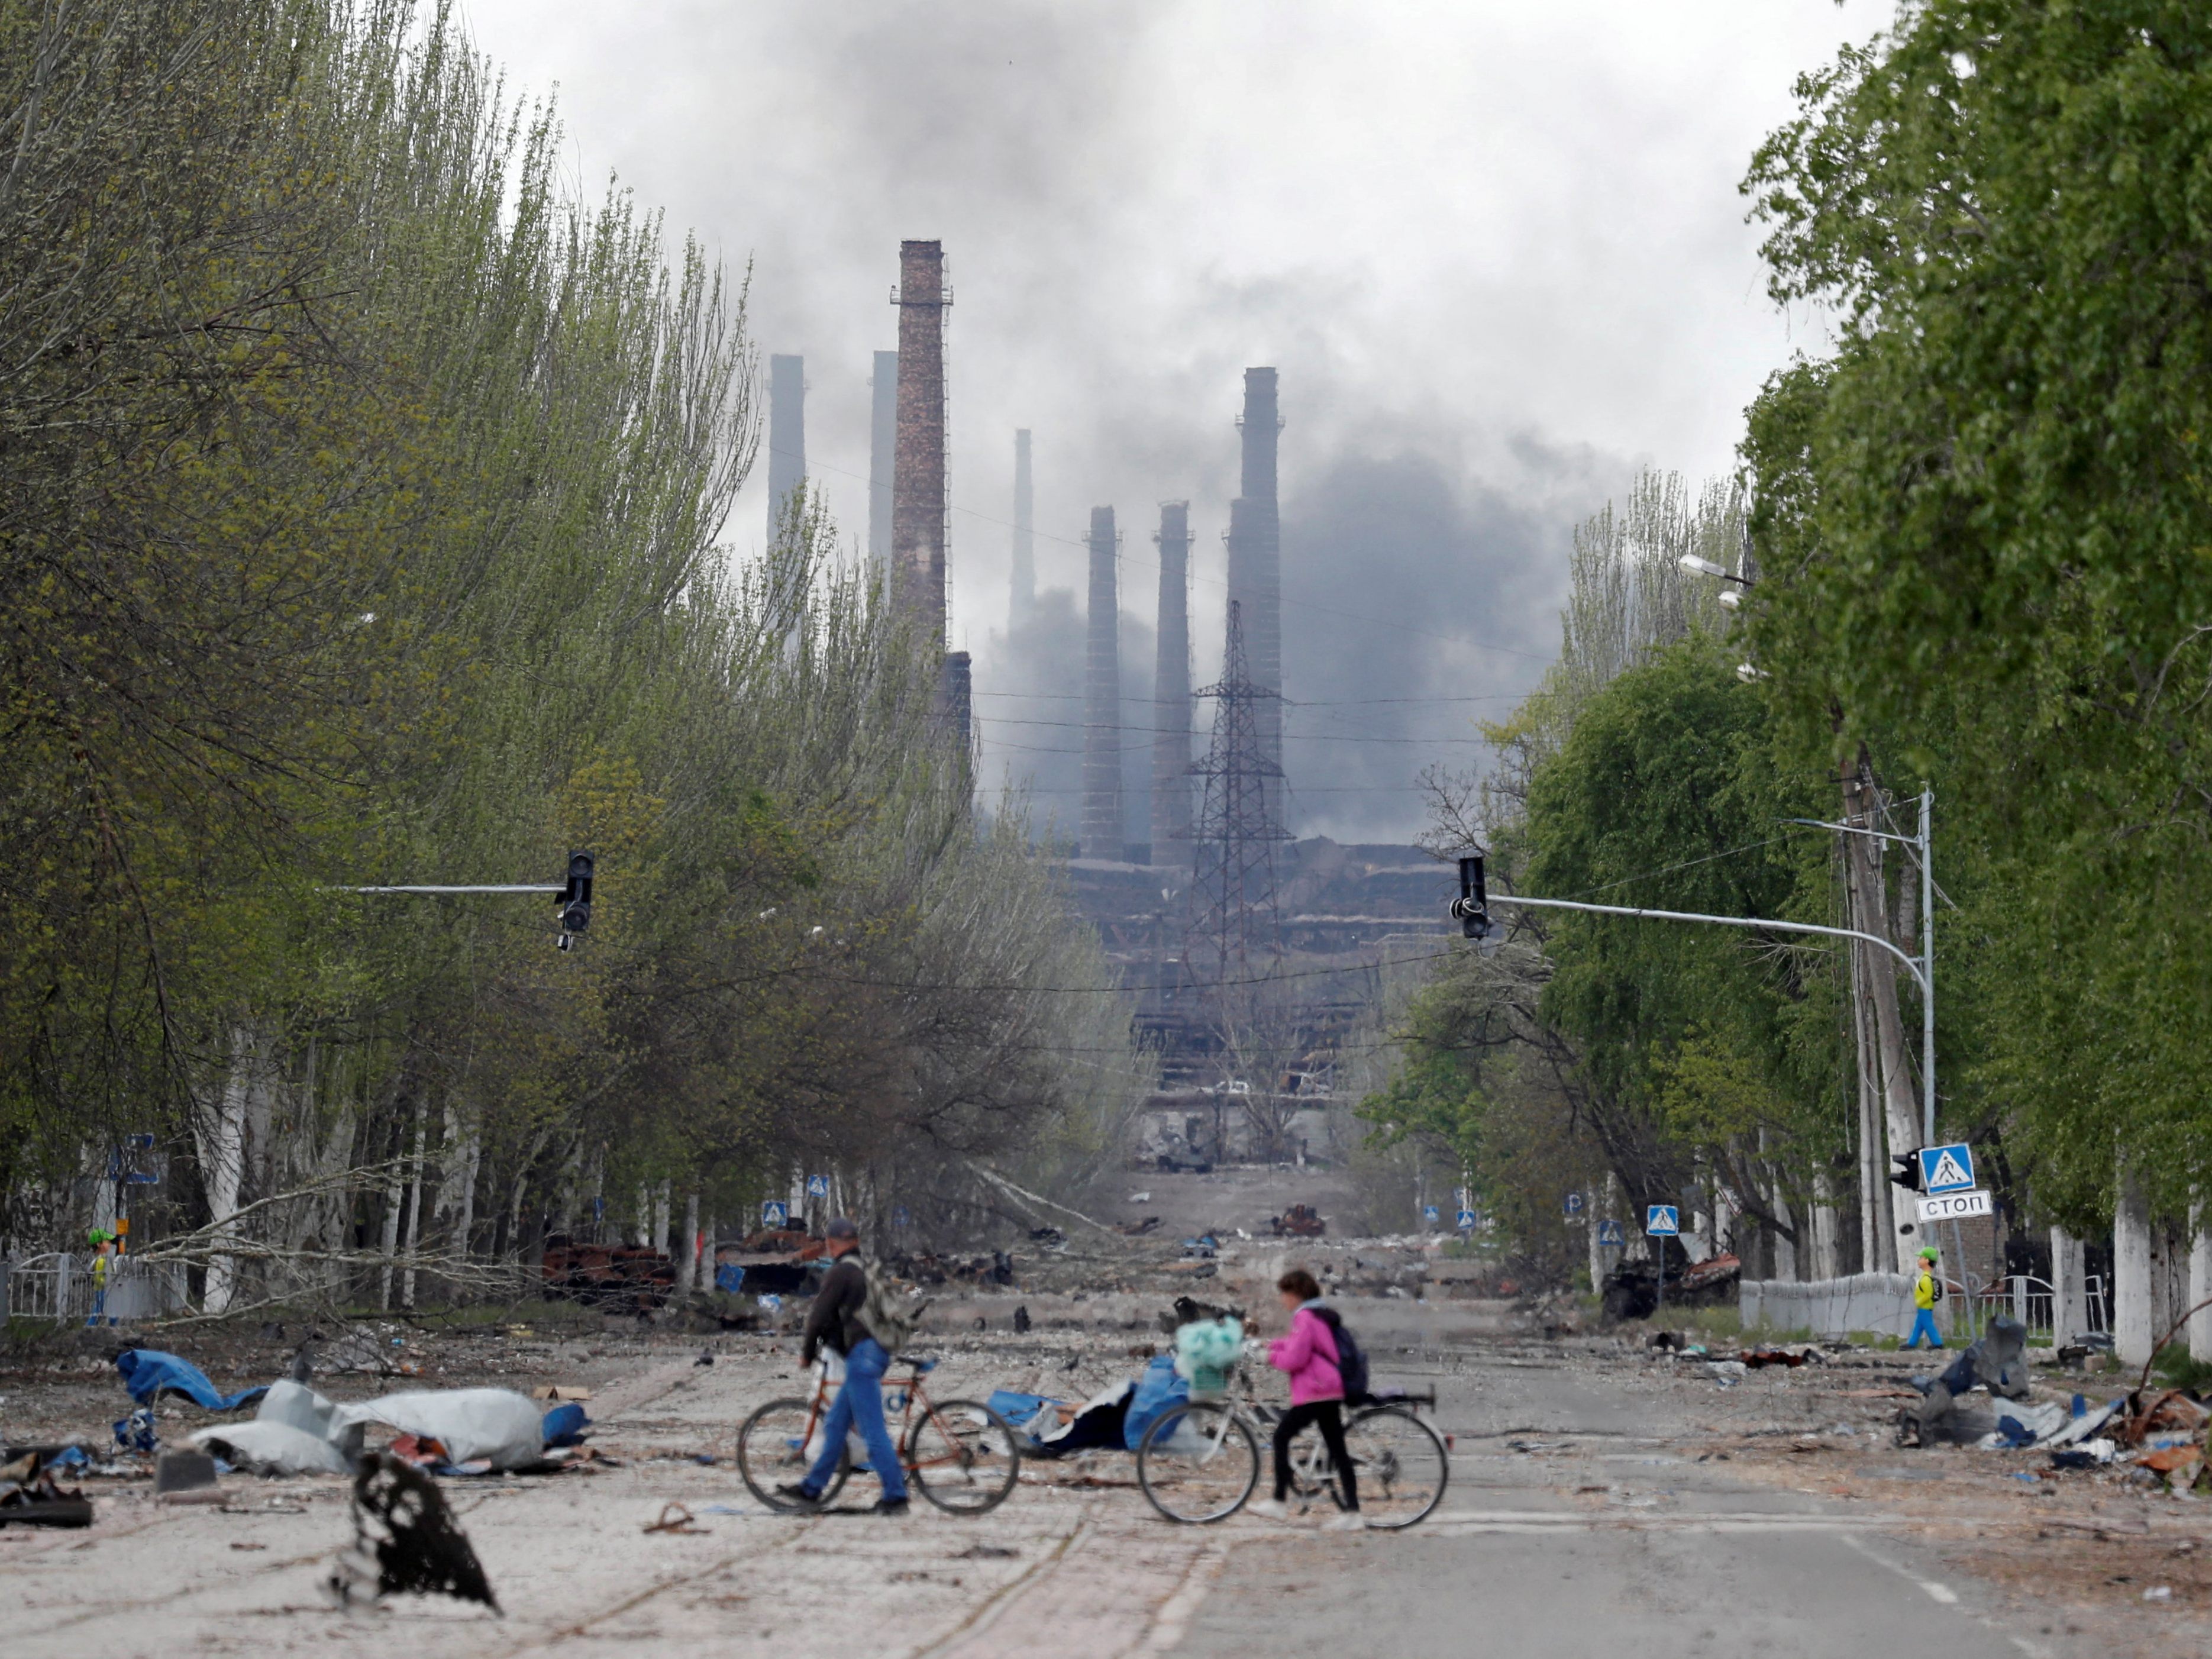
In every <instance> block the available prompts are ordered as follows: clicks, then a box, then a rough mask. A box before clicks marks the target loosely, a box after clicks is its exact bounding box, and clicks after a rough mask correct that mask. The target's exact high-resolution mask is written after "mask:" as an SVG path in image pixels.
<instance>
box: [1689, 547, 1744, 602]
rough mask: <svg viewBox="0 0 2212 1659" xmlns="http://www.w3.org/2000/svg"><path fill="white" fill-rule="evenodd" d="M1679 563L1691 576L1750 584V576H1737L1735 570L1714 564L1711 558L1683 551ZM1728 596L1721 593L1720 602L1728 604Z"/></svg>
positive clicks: (1742, 585) (1737, 583)
mask: <svg viewBox="0 0 2212 1659" xmlns="http://www.w3.org/2000/svg"><path fill="white" fill-rule="evenodd" d="M1680 563H1681V566H1682V568H1683V569H1685V570H1686V571H1688V572H1689V573H1690V574H1692V575H1693V576H1717V577H1718V578H1719V579H1720V580H1723V581H1724V582H1734V583H1735V585H1736V586H1738V587H1748V586H1751V578H1750V577H1748V576H1739V575H1737V574H1735V572H1734V571H1733V570H1730V569H1729V568H1727V567H1726V566H1725V565H1717V564H1715V563H1714V562H1712V561H1711V559H1701V558H1699V556H1697V555H1696V554H1694V553H1685V554H1684V555H1682V557H1681V560H1680ZM1730 597H1731V596H1730V595H1727V594H1723V596H1722V599H1721V602H1722V603H1723V605H1726V604H1728V601H1729V598H1730ZM1729 609H1731V610H1733V609H1735V607H1734V606H1733V605H1730V606H1729Z"/></svg>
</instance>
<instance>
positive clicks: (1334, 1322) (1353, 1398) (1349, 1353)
mask: <svg viewBox="0 0 2212 1659" xmlns="http://www.w3.org/2000/svg"><path fill="white" fill-rule="evenodd" d="M1314 1311H1315V1312H1316V1314H1318V1315H1320V1316H1321V1321H1322V1323H1323V1324H1324V1325H1326V1326H1328V1334H1330V1335H1331V1336H1333V1337H1334V1338H1335V1339H1336V1374H1337V1376H1338V1378H1339V1379H1340V1381H1341V1382H1342V1383H1343V1384H1344V1400H1345V1403H1346V1405H1350V1406H1356V1405H1358V1403H1359V1402H1360V1401H1363V1400H1364V1399H1366V1398H1367V1355H1366V1353H1365V1352H1364V1351H1363V1350H1362V1349H1361V1347H1360V1346H1359V1340H1358V1338H1357V1337H1355V1336H1353V1335H1352V1331H1351V1328H1349V1327H1348V1326H1346V1324H1345V1322H1344V1321H1343V1320H1342V1319H1341V1318H1340V1317H1338V1316H1337V1311H1336V1310H1335V1309H1334V1308H1316V1309H1315V1310H1314Z"/></svg>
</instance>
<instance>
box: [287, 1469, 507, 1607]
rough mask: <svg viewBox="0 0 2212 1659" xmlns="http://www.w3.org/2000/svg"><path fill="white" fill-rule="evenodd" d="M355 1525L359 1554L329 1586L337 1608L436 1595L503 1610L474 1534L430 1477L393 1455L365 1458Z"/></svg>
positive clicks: (348, 1556) (352, 1553)
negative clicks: (474, 1544) (480, 1559)
mask: <svg viewBox="0 0 2212 1659" xmlns="http://www.w3.org/2000/svg"><path fill="white" fill-rule="evenodd" d="M353 1520H354V1541H353V1547H352V1548H351V1549H349V1551H347V1553H345V1554H344V1555H343V1556H341V1557H340V1558H339V1559H338V1564H337V1567H336V1568H335V1569H334V1570H333V1571H332V1572H331V1577H330V1578H329V1580H328V1581H327V1587H328V1589H329V1591H330V1593H331V1596H332V1597H333V1598H334V1599H335V1600H336V1601H337V1603H338V1605H339V1606H341V1607H352V1606H355V1605H357V1604H362V1603H365V1602H367V1601H369V1600H370V1599H371V1597H372V1594H373V1595H379V1596H381V1595H401V1594H405V1595H430V1594H432V1593H433V1592H435V1593H436V1594H439V1595H451V1596H454V1597H456V1598H458V1599H459V1600H461V1601H481V1602H482V1603H483V1605H484V1606H486V1607H489V1608H490V1609H491V1610H492V1611H493V1612H494V1613H498V1612H499V1611H500V1605H499V1601H498V1599H497V1598H496V1597H495V1596H494V1595H493V1594H492V1589H491V1585H490V1583H489V1581H487V1580H486V1578H485V1577H484V1571H483V1565H481V1564H480V1563H479V1562H478V1561H477V1553H476V1551H475V1550H474V1549H473V1548H472V1547H471V1546H470V1543H469V1541H468V1535H467V1534H465V1533H464V1532H463V1531H462V1530H461V1529H460V1528H459V1526H458V1525H456V1524H455V1523H454V1521H453V1511H452V1510H449V1509H447V1507H446V1499H445V1495H444V1494H443V1493H442V1492H440V1491H439V1490H438V1486H437V1483H436V1482H435V1481H434V1480H431V1479H430V1478H429V1476H428V1475H426V1474H422V1473H421V1472H420V1471H419V1470H416V1469H412V1468H409V1467H408V1466H407V1465H406V1464H404V1463H403V1462H400V1461H399V1460H398V1458H396V1457H393V1456H392V1455H389V1454H387V1453H377V1454H375V1455H372V1456H368V1457H364V1458H363V1459H362V1462H361V1470H360V1473H359V1474H356V1476H355V1478H354V1486H353Z"/></svg>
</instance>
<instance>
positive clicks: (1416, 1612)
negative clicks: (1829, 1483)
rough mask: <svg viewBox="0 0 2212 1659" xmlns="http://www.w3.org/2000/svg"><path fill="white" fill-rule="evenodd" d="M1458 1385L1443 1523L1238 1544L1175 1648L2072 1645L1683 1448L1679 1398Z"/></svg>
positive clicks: (1972, 1657)
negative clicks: (1671, 1401)
mask: <svg viewBox="0 0 2212 1659" xmlns="http://www.w3.org/2000/svg"><path fill="white" fill-rule="evenodd" d="M1442 1392H1443V1414H1444V1416H1445V1417H1446V1419H1447V1420H1448V1421H1449V1422H1452V1423H1453V1424H1454V1425H1455V1426H1457V1427H1458V1428H1459V1429H1460V1431H1461V1436H1462V1437H1461V1440H1460V1446H1459V1451H1458V1454H1457V1455H1456V1456H1455V1460H1454V1467H1453V1473H1452V1484H1451V1488H1450V1491H1449V1493H1448V1495H1447V1497H1446V1499H1445V1502H1444V1504H1443V1506H1442V1508H1441V1509H1440V1510H1438V1511H1437V1514H1436V1515H1435V1516H1432V1517H1431V1519H1430V1520H1429V1521H1428V1522H1426V1523H1425V1524H1424V1525H1422V1526H1421V1527H1419V1528H1415V1529H1413V1530H1412V1531H1410V1532H1407V1533H1405V1534H1391V1535H1379V1536H1377V1535H1370V1536H1365V1537H1358V1536H1355V1537H1349V1538H1347V1537H1343V1536H1341V1535H1331V1534H1298V1535H1297V1536H1295V1537H1292V1538H1291V1539H1287V1540H1285V1541H1280V1542H1278V1543H1275V1544H1274V1545H1273V1547H1267V1548H1262V1549H1245V1550H1240V1551H1238V1552H1237V1553H1236V1555H1235V1556H1234V1557H1233V1558H1232V1559H1231V1561H1230V1562H1229V1563H1228V1564H1227V1565H1226V1567H1225V1570H1224V1571H1222V1572H1221V1573H1220V1574H1219V1576H1218V1577H1217V1579H1216V1580H1215V1582H1214V1583H1213V1584H1212V1588H1211V1589H1210V1591H1209V1593H1208V1594H1207V1595H1206V1599H1205V1601H1203V1603H1202V1604H1201V1605H1200V1606H1199V1607H1197V1608H1196V1609H1194V1613H1193V1614H1192V1616H1191V1618H1190V1619H1189V1620H1188V1625H1187V1626H1186V1627H1185V1629H1184V1631H1183V1632H1182V1636H1181V1638H1180V1640H1179V1641H1178V1642H1177V1644H1176V1645H1174V1646H1173V1647H1172V1649H1171V1651H1173V1652H1174V1653H1176V1654H1178V1655H1188V1656H1193V1659H1258V1656H1262V1655H1265V1656H1267V1659H1305V1656H1309V1655H1310V1656H1315V1659H1323V1656H1331V1659H1333V1656H1340V1655H1343V1654H1347V1653H1373V1654H1378V1655H1386V1654H1387V1655H1389V1656H1391V1659H1430V1656H1435V1659H1465V1656H1468V1655H1469V1654H1482V1653H1492V1652H1502V1653H1511V1654H1515V1655H1526V1656H1542V1655H1553V1654H1557V1655H1562V1656H1565V1655H1576V1656H1581V1655H1588V1654H1593V1653H1601V1654H1626V1655H1635V1656H1639V1659H1642V1656H1649V1659H1674V1656H1676V1655H1682V1656H1690V1655H1696V1656H1700V1659H1713V1656H1736V1655H1757V1654H1765V1653H1770V1652H1782V1653H1787V1654H1789V1655H1790V1656H1793V1659H1827V1656H1831V1655H1833V1656H1838V1659H1842V1656H1846V1655H1848V1656H1852V1659H1868V1656H1877V1659H1917V1656H1921V1655H1929V1656H1937V1655H1940V1656H1943V1659H1984V1656H1996V1655H2005V1656H2017V1655H2018V1654H2020V1653H2022V1652H2027V1653H2032V1654H2042V1653H2046V1652H2054V1651H2063V1650H2060V1649H2054V1648H2052V1647H2051V1646H2050V1645H2049V1644H2048V1641H2047V1638H2038V1637H2030V1636H2027V1635H2024V1634H2022V1633H2021V1632H2015V1631H2007V1630H2005V1629H2002V1627H2001V1626H2002V1620H2001V1619H2000V1618H1999V1617H1998V1616H1996V1614H1994V1613H1991V1612H1990V1610H1989V1609H1988V1608H1987V1607H1984V1606H1983V1605H1982V1603H1983V1599H1984V1598H1983V1597H1982V1595H1980V1593H1979V1591H1978V1589H1977V1588H1976V1587H1975V1586H1974V1585H1972V1583H1970V1582H1960V1581H1957V1580H1956V1579H1955V1577H1954V1578H1953V1579H1951V1580H1950V1581H1947V1576H1946V1571H1945V1569H1944V1568H1943V1567H1942V1565H1941V1563H1940V1562H1939V1561H1937V1560H1936V1559H1934V1558H1933V1556H1932V1554H1931V1553H1927V1552H1925V1551H1923V1550H1920V1549H1918V1548H1917V1547H1916V1545H1915V1544H1914V1543H1913V1542H1912V1541H1910V1540H1906V1539H1901V1538H1899V1537H1897V1536H1894V1535H1886V1534H1885V1529H1884V1523H1883V1522H1882V1520H1881V1517H1876V1516H1865V1515H1863V1514H1852V1513H1849V1512H1846V1511H1844V1510H1843V1509H1842V1508H1841V1507H1840V1506H1838V1505H1832V1504H1822V1503H1821V1502H1820V1501H1819V1500H1817V1499H1815V1498H1809V1497H1805V1496H1802V1495H1800V1494H1797V1493H1793V1492H1776V1491H1774V1490H1772V1489H1771V1488H1764V1487H1759V1486H1751V1485H1747V1484H1746V1483H1741V1482H1737V1481H1734V1480H1729V1478H1728V1477H1727V1476H1726V1474H1724V1472H1723V1471H1724V1469H1725V1466H1724V1465H1720V1464H1711V1463H1706V1464H1701V1463H1699V1462H1694V1461H1692V1459H1691V1458H1690V1457H1689V1456H1687V1455H1685V1454H1684V1453H1682V1452H1681V1451H1680V1450H1677V1449H1673V1443H1674V1439H1675V1437H1676V1435H1677V1433H1678V1432H1679V1431H1680V1430H1681V1429H1682V1428H1683V1427H1684V1426H1685V1425H1683V1424H1682V1423H1681V1422H1680V1419H1679V1412H1680V1407H1679V1404H1675V1405H1672V1406H1671V1407H1670V1406H1668V1405H1664V1404H1662V1402H1661V1401H1658V1400H1656V1399H1645V1398H1639V1397H1636V1396H1632V1395H1627V1396H1625V1395H1623V1393H1622V1392H1621V1391H1620V1389H1619V1387H1618V1386H1617V1385H1608V1384H1603V1383H1596V1382H1595V1381H1593V1380H1591V1379H1589V1378H1588V1377H1586V1376H1581V1375H1578V1374H1577V1370H1575V1369H1574V1368H1572V1367H1571V1366H1547V1365H1541V1364H1514V1363H1506V1364H1482V1363H1480V1359H1478V1362H1477V1363H1476V1364H1474V1365H1473V1366H1472V1367H1471V1368H1470V1370H1469V1371H1468V1373H1466V1374H1465V1375H1463V1376H1459V1377H1455V1378H1451V1379H1448V1380H1446V1382H1445V1383H1444V1384H1443V1391H1442ZM1508 1431H1512V1432H1510V1435H1509V1433H1508ZM1547 1436H1552V1437H1556V1438H1554V1439H1550V1440H1547V1439H1546V1438H1545V1437H1547ZM1512 1441H1518V1442H1519V1443H1520V1444H1522V1446H1534V1447H1535V1448H1536V1450H1535V1452H1534V1454H1533V1455H1532V1454H1531V1453H1530V1452H1527V1451H1521V1450H1516V1449H1514V1448H1513V1445H1512V1443H1511V1442H1512Z"/></svg>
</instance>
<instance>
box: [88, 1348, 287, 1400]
mask: <svg viewBox="0 0 2212 1659" xmlns="http://www.w3.org/2000/svg"><path fill="white" fill-rule="evenodd" d="M115 1369H116V1371H117V1373H118V1375H119V1376H121V1377H122V1378H123V1386H124V1388H125V1389H127V1390H128V1391H129V1392H130V1395H131V1399H132V1400H134V1401H137V1403H138V1404H139V1405H141V1406H151V1405H154V1404H155V1403H156V1402H158V1401H160V1400H161V1398H162V1396H164V1395H182V1396H183V1397H184V1398H185V1399H186V1400H189V1401H191V1402H192V1404H194V1405H195V1406H197V1407H200V1408H201V1409H203V1410H204V1411H211V1412H234V1411H236V1410H237V1409H238V1408H239V1407H241V1406H246V1405H251V1404H252V1402H253V1401H256V1400H258V1399H260V1398H261V1396H262V1395H264V1394H265V1393H267V1392H268V1385H267V1384H266V1383H264V1384H262V1385H261V1386H260V1387H259V1388H253V1389H241V1390H240V1392H238V1393H237V1394H224V1393H223V1392H222V1390H220V1389H217V1388H216V1385H215V1384H214V1383H210V1381H208V1376H207V1373H206V1372H205V1371H204V1370H201V1369H200V1368H199V1367H198V1366H197V1365H195V1364H192V1362H191V1360H189V1359H179V1358H178V1357H177V1356H176V1355H174V1354H173V1353H163V1352H161V1350H160V1349H159V1348H125V1349H124V1350H123V1352H120V1353H118V1354H117V1355H116V1356H115Z"/></svg>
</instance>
